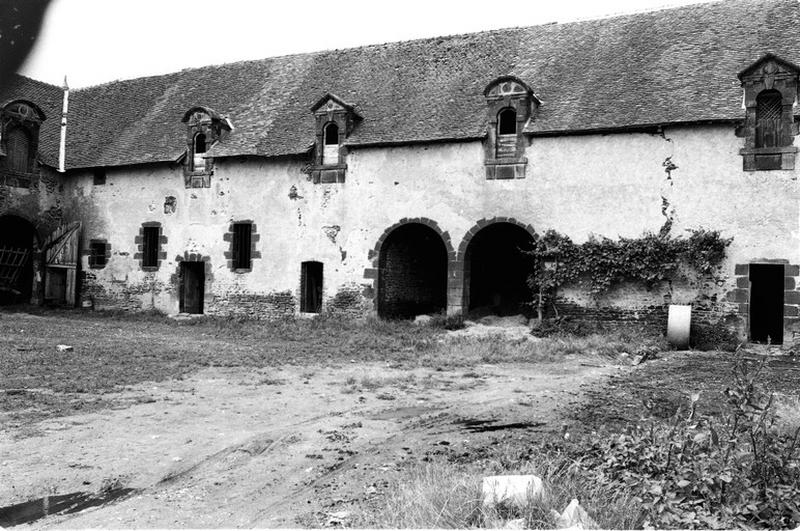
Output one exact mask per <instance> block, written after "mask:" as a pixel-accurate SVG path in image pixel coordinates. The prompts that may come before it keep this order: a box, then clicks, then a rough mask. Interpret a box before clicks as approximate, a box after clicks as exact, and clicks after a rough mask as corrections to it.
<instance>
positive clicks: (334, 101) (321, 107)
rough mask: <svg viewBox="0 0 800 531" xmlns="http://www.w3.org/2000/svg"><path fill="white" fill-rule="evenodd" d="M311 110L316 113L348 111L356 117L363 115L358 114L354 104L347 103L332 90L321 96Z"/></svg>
mask: <svg viewBox="0 0 800 531" xmlns="http://www.w3.org/2000/svg"><path fill="white" fill-rule="evenodd" d="M311 112H313V113H314V114H327V113H347V114H351V115H352V117H353V118H355V119H358V120H360V119H361V115H360V114H358V111H356V109H355V106H354V105H351V104H350V103H347V102H346V101H344V100H343V99H342V98H340V97H339V96H337V95H336V94H333V93H331V92H328V93H327V94H325V95H324V96H323V97H322V98H320V99H319V101H317V103H315V104H314V105H313V106H312V107H311Z"/></svg>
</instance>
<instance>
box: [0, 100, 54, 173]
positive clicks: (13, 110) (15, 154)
mask: <svg viewBox="0 0 800 531" xmlns="http://www.w3.org/2000/svg"><path fill="white" fill-rule="evenodd" d="M44 119H45V116H44V113H43V112H42V111H41V109H39V107H37V106H36V105H35V104H34V103H32V102H29V101H24V100H15V101H12V102H11V103H8V104H7V105H6V106H5V107H3V108H2V110H0V137H1V138H2V140H1V141H0V159H1V160H0V177H1V178H0V182H5V183H6V184H9V185H11V186H19V187H25V188H27V187H28V186H30V179H31V176H32V175H33V174H35V173H36V172H37V171H38V167H37V164H36V154H37V153H38V149H39V129H40V127H41V124H42V121H43V120H44Z"/></svg>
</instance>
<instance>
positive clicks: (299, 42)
mask: <svg viewBox="0 0 800 531" xmlns="http://www.w3.org/2000/svg"><path fill="white" fill-rule="evenodd" d="M699 1H701V0H666V1H665V0H608V1H605V2H587V1H586V0H557V1H547V2H536V1H532V0H503V2H496V3H492V2H486V1H480V2H478V1H474V0H468V1H464V0H462V1H455V0H454V1H450V0H447V1H434V0H401V1H399V2H397V1H395V2H385V3H384V2H378V1H368V0H338V1H337V2H330V1H326V2H322V1H319V0H303V1H302V2H301V1H298V0H295V1H281V2H270V1H264V0H262V1H258V0H135V1H127V0H126V1H123V0H53V2H52V5H51V7H50V9H49V11H48V13H47V17H46V18H45V22H44V25H43V28H42V33H41V35H40V38H39V40H38V41H37V44H36V46H35V47H34V49H33V52H32V54H31V55H30V57H29V58H28V61H27V62H26V63H25V65H24V67H23V70H22V72H21V73H22V74H24V75H27V76H30V77H33V78H35V79H40V80H42V81H47V82H50V83H54V84H61V82H62V80H63V77H64V75H65V74H66V75H67V76H68V79H69V84H70V86H71V87H82V86H87V85H95V84H98V83H103V82H106V81H112V80H114V79H127V78H132V77H139V76H144V75H152V74H162V73H166V72H172V71H176V70H180V69H182V68H188V67H196V66H202V65H208V64H218V63H227V62H232V61H239V60H243V59H256V58H261V57H268V56H274V55H284V54H292V53H303V52H309V51H314V50H323V49H330V48H347V47H352V46H360V45H364V44H375V43H381V42H390V41H398V40H408V39H414V38H420V37H433V36H440V35H451V34H454V33H467V32H473V31H481V30H488V29H496V28H504V27H512V26H529V25H536V24H544V23H547V22H554V21H558V22H566V21H570V20H577V19H586V18H598V17H602V16H606V15H611V14H618V13H630V12H635V11H646V10H652V9H655V8H659V7H664V6H677V5H684V4H692V3H698V2H699Z"/></svg>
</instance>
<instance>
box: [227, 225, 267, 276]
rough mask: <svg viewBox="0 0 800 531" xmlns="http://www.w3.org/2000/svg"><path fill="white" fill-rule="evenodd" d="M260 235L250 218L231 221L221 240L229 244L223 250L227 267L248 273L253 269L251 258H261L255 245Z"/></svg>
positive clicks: (235, 271)
mask: <svg viewBox="0 0 800 531" xmlns="http://www.w3.org/2000/svg"><path fill="white" fill-rule="evenodd" d="M260 238H261V236H260V235H259V234H258V230H257V227H256V224H255V222H253V221H252V220H239V221H232V222H231V224H230V225H229V226H228V231H227V232H226V233H225V234H224V235H223V240H224V241H226V242H228V243H229V244H230V248H229V249H228V250H227V251H225V260H226V262H227V266H228V268H229V269H230V270H231V271H233V272H234V273H249V272H250V271H252V270H253V260H256V259H259V258H261V252H260V251H258V248H257V245H258V241H259V240H260Z"/></svg>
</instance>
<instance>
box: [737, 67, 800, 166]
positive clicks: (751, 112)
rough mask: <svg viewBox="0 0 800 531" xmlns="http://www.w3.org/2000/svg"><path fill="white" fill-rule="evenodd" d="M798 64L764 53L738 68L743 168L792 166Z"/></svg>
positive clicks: (799, 72)
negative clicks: (741, 102) (741, 94)
mask: <svg viewBox="0 0 800 531" xmlns="http://www.w3.org/2000/svg"><path fill="white" fill-rule="evenodd" d="M798 75H800V67H798V66H797V65H794V64H792V63H790V62H788V61H784V60H783V59H781V58H779V57H777V56H775V55H773V54H767V55H765V56H763V57H762V58H761V59H759V60H758V61H756V62H755V63H753V64H752V65H750V66H749V67H747V68H745V69H744V70H742V71H741V72H739V79H740V80H741V82H742V87H743V88H744V106H745V121H744V126H743V127H741V128H740V129H739V130H738V131H737V134H738V135H739V136H743V137H744V139H745V141H744V148H742V149H741V150H739V153H740V154H741V155H742V158H743V166H744V171H758V170H793V169H794V159H795V155H796V153H797V148H796V147H794V146H793V145H792V144H793V143H794V135H796V134H797V127H796V126H795V124H794V117H793V113H792V109H793V106H794V102H795V98H796V94H797V81H798Z"/></svg>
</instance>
